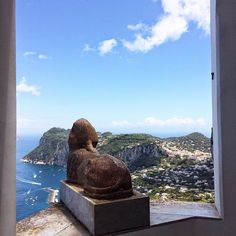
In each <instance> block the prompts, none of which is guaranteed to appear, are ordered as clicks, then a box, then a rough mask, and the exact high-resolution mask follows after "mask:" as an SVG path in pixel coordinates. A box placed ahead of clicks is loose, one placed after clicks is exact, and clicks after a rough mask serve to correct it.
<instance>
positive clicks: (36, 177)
mask: <svg viewBox="0 0 236 236" xmlns="http://www.w3.org/2000/svg"><path fill="white" fill-rule="evenodd" d="M39 138H40V137H29V136H28V137H20V138H19V140H17V148H16V149H17V152H16V220H17V221H19V220H21V219H24V218H26V217H28V216H30V215H32V214H35V213H37V212H39V211H40V210H43V209H45V208H48V207H50V204H48V197H49V192H47V191H46V188H52V189H59V186H60V180H62V179H65V176H66V170H65V168H63V167H58V166H49V165H34V164H29V163H23V162H21V161H20V159H21V158H22V157H23V156H24V155H26V154H28V153H29V152H30V151H31V150H33V149H34V148H35V147H36V146H37V145H38V143H39Z"/></svg>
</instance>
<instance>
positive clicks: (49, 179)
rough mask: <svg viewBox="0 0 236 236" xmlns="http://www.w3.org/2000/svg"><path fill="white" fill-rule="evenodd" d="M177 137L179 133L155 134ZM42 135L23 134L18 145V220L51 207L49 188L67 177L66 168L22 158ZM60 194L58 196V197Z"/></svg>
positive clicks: (35, 145) (54, 187) (56, 185)
mask: <svg viewBox="0 0 236 236" xmlns="http://www.w3.org/2000/svg"><path fill="white" fill-rule="evenodd" d="M155 136H159V137H161V136H162V137H176V136H181V135H179V134H172V135H155ZM39 140H40V136H21V137H19V138H18V139H17V146H16V150H17V151H16V220H17V221H20V220H22V219H24V218H26V217H28V216H30V215H32V214H35V213H37V212H39V211H41V210H43V209H45V208H48V207H50V206H51V205H50V203H48V198H49V194H50V193H49V192H48V191H47V189H48V188H50V189H54V190H59V186H60V180H63V179H65V178H66V168H64V167H60V166H52V165H35V164H30V163H25V162H22V161H21V158H22V157H24V156H25V155H26V154H28V153H29V152H31V151H32V150H33V149H34V148H35V147H37V146H38V144H39ZM59 198H60V196H58V199H59Z"/></svg>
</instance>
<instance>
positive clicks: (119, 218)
mask: <svg viewBox="0 0 236 236" xmlns="http://www.w3.org/2000/svg"><path fill="white" fill-rule="evenodd" d="M60 197H61V201H62V202H63V203H64V204H65V205H66V207H67V208H69V210H70V211H71V212H72V213H73V215H74V216H75V217H76V218H77V219H78V220H79V221H80V222H81V223H82V224H83V225H84V226H85V227H86V228H87V229H88V230H89V232H90V233H91V234H92V235H103V234H108V233H113V232H118V231H122V230H128V229H132V228H137V227H145V226H149V225H150V210H149V197H147V196H145V195H143V194H141V193H138V192H135V191H134V195H133V196H131V197H128V198H122V199H118V200H97V199H92V198H89V197H86V196H84V194H83V189H81V188H79V187H78V186H77V185H74V184H68V183H67V182H66V181H61V189H60Z"/></svg>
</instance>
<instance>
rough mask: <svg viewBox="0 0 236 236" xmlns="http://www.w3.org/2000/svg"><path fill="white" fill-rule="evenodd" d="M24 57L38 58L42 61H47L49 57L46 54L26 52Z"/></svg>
mask: <svg viewBox="0 0 236 236" xmlns="http://www.w3.org/2000/svg"><path fill="white" fill-rule="evenodd" d="M23 56H24V57H37V58H38V59H40V60H47V59H49V57H48V56H47V55H46V54H41V53H38V52H35V51H26V52H24V53H23Z"/></svg>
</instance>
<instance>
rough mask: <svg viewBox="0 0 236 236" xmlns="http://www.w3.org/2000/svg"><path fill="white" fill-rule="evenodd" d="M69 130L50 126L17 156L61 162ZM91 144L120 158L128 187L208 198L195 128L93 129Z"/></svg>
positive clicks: (210, 185)
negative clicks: (162, 131)
mask: <svg viewBox="0 0 236 236" xmlns="http://www.w3.org/2000/svg"><path fill="white" fill-rule="evenodd" d="M69 131H70V130H65V129H61V128H52V129H50V130H48V131H47V132H45V133H44V134H43V136H42V137H41V139H40V142H39V145H38V147H36V148H35V149H34V150H33V151H32V152H30V153H29V154H28V155H26V156H25V157H23V159H22V161H24V162H29V163H34V164H49V165H59V166H66V164H67V156H68V152H69V148H68V144H67V139H68V135H69ZM97 134H98V137H99V142H98V146H97V149H98V151H99V152H100V153H108V154H110V155H113V156H115V157H117V158H119V159H121V160H123V161H124V162H125V163H126V164H127V166H128V168H129V170H130V172H131V177H132V182H133V187H134V189H136V190H138V191H140V192H142V193H146V194H148V195H149V196H150V198H151V199H152V200H160V201H166V200H168V201H169V200H181V201H201V202H208V203H212V202H214V167H213V160H212V158H211V152H210V149H211V148H210V139H209V138H207V137H206V136H204V135H202V134H200V133H192V134H189V135H186V136H182V137H171V138H165V139H161V138H158V137H154V136H151V135H148V134H120V135H114V134H112V133H111V132H105V133H101V132H98V133H97Z"/></svg>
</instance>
